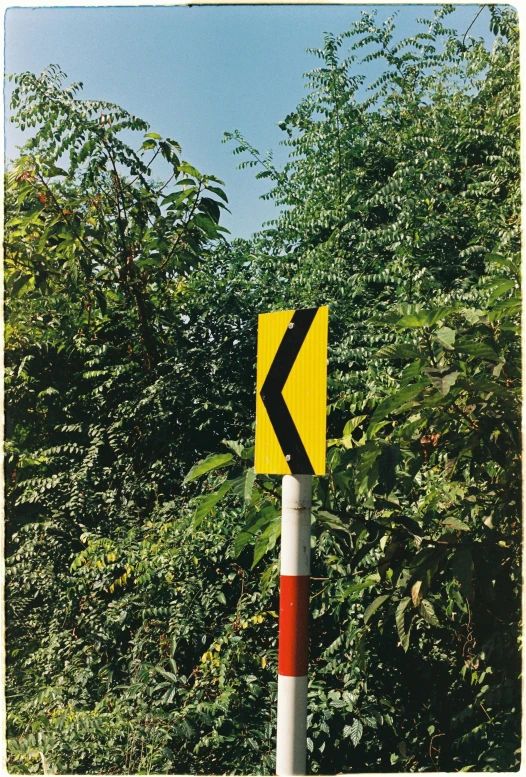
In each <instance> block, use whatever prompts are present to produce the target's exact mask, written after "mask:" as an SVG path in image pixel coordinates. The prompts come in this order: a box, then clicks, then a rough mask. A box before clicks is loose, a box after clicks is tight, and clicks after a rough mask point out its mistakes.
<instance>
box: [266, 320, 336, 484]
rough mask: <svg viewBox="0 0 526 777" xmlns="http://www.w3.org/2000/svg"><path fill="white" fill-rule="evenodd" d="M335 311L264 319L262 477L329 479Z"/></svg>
mask: <svg viewBox="0 0 526 777" xmlns="http://www.w3.org/2000/svg"><path fill="white" fill-rule="evenodd" d="M328 319H329V308H328V307H320V308H308V309H306V310H284V311H280V312H278V313H262V314H261V315H260V316H259V318H258V357H257V379H256V460H255V469H256V472H259V473H266V474H269V475H288V474H293V475H324V474H325V449H326V405H327V333H328Z"/></svg>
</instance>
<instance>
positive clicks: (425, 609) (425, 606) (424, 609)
mask: <svg viewBox="0 0 526 777" xmlns="http://www.w3.org/2000/svg"><path fill="white" fill-rule="evenodd" d="M419 611H420V615H421V616H422V617H423V618H424V620H425V621H426V622H427V623H430V624H431V625H432V626H440V622H439V620H438V618H437V616H436V615H435V610H434V608H433V605H432V604H431V602H430V601H429V600H428V599H422V601H421V602H420V608H419Z"/></svg>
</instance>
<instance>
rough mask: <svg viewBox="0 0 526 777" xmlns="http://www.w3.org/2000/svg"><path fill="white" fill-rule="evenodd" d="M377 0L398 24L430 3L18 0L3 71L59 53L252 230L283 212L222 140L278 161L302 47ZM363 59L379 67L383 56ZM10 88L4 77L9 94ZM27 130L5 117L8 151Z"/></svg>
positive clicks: (483, 22)
mask: <svg viewBox="0 0 526 777" xmlns="http://www.w3.org/2000/svg"><path fill="white" fill-rule="evenodd" d="M375 7H376V8H377V11H378V14H377V20H378V21H379V22H382V21H383V20H384V19H385V18H387V17H388V16H389V15H391V14H392V13H393V12H394V11H397V13H398V16H397V20H398V21H397V26H398V28H399V30H400V33H401V35H402V36H405V35H408V34H411V33H412V32H415V31H416V29H417V25H416V24H415V19H416V18H418V17H422V16H424V17H427V18H430V17H431V16H432V12H433V6H422V5H399V6H396V5H392V6H386V5H380V6H374V5H368V6H364V5H343V6H342V5H327V4H326V5H317V6H312V5H311V6H309V5H301V6H298V5H296V6H279V5H271V6H257V5H252V6H234V7H232V6H200V7H199V6H192V7H188V6H171V7H166V6H164V7H162V6H156V7H154V6H152V7H148V6H130V7H122V6H120V7H55V8H53V7H46V8H43V7H40V8H38V7H37V8H20V7H18V8H15V7H13V8H8V10H7V12H6V17H5V28H4V29H5V72H6V73H17V72H21V71H24V70H30V71H32V72H36V73H40V72H41V71H42V70H43V69H44V67H46V66H47V65H49V64H51V63H55V64H58V65H59V66H60V67H61V69H62V70H63V71H65V72H66V73H67V75H68V82H69V81H82V82H83V84H84V90H83V92H82V95H83V96H84V97H85V98H87V99H88V98H91V99H101V100H108V101H110V102H114V103H117V104H118V105H121V106H122V107H123V108H126V109H127V110H128V111H130V112H131V113H134V114H135V115H137V116H139V117H141V118H142V119H145V120H146V121H148V122H149V123H150V125H151V130H152V131H155V132H159V133H160V134H162V135H168V136H170V137H173V138H175V139H176V140H177V141H178V142H179V143H180V144H181V146H182V149H183V158H184V159H186V160H187V161H188V162H190V163H191V164H193V165H194V166H195V167H197V169H198V170H200V171H201V172H202V173H209V174H212V175H216V176H217V177H219V178H221V179H222V180H223V181H225V184H226V192H227V195H228V197H229V207H230V209H231V211H232V215H229V214H226V217H225V219H224V220H223V223H224V225H225V226H226V227H227V228H228V229H230V231H231V233H232V237H249V236H250V235H251V234H252V233H253V232H254V231H255V230H257V229H258V228H259V227H260V226H261V224H262V222H263V221H265V220H266V219H269V218H273V217H275V215H276V213H275V210H274V206H273V205H272V203H269V202H265V201H262V200H261V199H259V196H260V195H261V194H262V193H263V192H265V191H267V190H268V188H269V184H268V182H266V181H265V180H262V181H256V180H255V178H254V175H255V172H254V170H250V169H247V170H237V169H236V166H237V164H238V163H239V161H240V157H239V156H233V155H232V149H233V147H234V146H233V144H230V143H229V144H222V143H221V138H222V136H223V132H225V131H233V130H234V129H238V130H239V131H240V132H241V133H242V135H244V136H245V137H246V138H247V140H248V141H249V142H250V143H251V144H252V145H253V146H255V147H256V148H257V149H259V151H260V152H262V153H263V154H264V153H265V152H266V151H267V150H268V149H272V151H273V152H274V159H275V161H276V162H278V163H283V162H284V160H285V158H286V149H284V148H283V147H280V145H279V143H280V140H282V138H283V132H281V131H280V130H279V128H278V126H277V125H278V122H279V121H281V120H282V119H283V118H285V116H286V115H287V114H288V113H290V112H291V111H292V110H294V108H295V107H296V106H297V104H298V102H299V101H300V100H301V98H302V97H303V96H304V95H305V94H306V92H305V80H304V79H303V78H302V76H303V74H304V73H305V72H307V71H309V70H310V69H312V68H314V67H317V66H318V64H319V60H318V59H317V58H316V57H314V56H313V55H312V54H307V53H306V51H305V49H306V48H307V47H309V46H310V47H320V46H321V45H322V44H323V33H324V32H325V31H329V32H333V33H336V34H338V33H341V32H343V31H344V30H346V29H347V28H348V27H349V24H350V23H351V22H352V21H353V20H355V19H357V18H359V16H360V12H361V10H362V9H367V10H371V9H372V8H375ZM479 10H480V6H479V5H459V6H457V10H456V11H455V14H454V15H452V16H450V17H448V20H447V24H448V26H453V27H456V28H457V29H458V30H459V32H460V33H461V34H463V33H464V32H465V31H466V30H467V28H468V27H469V25H470V24H471V22H472V21H473V20H474V19H475V17H476V15H477V13H478V11H479ZM488 21H489V10H488V9H487V8H485V9H484V10H483V12H482V13H481V14H480V16H479V17H478V19H477V20H476V22H475V24H474V25H473V27H472V28H471V30H470V33H469V34H470V35H473V36H474V37H479V36H482V37H485V38H486V39H487V40H489V38H490V37H491V36H489V32H488ZM344 53H346V48H344ZM367 67H368V68H369V71H370V75H372V76H373V77H374V72H375V71H374V68H375V67H377V65H376V63H371V64H369V65H367ZM363 68H364V66H360V71H359V72H365V71H364V69H363ZM9 93H10V88H9V86H7V87H6V92H5V99H6V104H8V101H9ZM6 108H7V105H6ZM7 113H8V111H7ZM137 137H138V138H139V136H137ZM22 139H23V138H22V135H21V133H20V132H18V131H17V130H16V129H15V128H14V127H13V125H10V124H9V123H7V125H6V140H5V142H6V157H7V159H9V158H12V157H14V156H16V153H17V151H16V146H17V145H19V144H20V143H21V141H22Z"/></svg>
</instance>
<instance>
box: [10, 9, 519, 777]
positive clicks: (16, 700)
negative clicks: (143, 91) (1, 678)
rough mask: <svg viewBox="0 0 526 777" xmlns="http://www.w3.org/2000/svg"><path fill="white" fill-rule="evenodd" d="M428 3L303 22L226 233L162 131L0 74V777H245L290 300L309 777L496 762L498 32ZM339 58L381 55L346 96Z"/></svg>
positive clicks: (510, 470) (502, 767)
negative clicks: (320, 347) (274, 363)
mask: <svg viewBox="0 0 526 777" xmlns="http://www.w3.org/2000/svg"><path fill="white" fill-rule="evenodd" d="M449 11H450V8H448V7H446V6H442V7H441V8H440V9H439V11H438V12H436V13H435V16H434V18H433V19H432V20H430V21H428V22H425V23H424V25H423V31H422V32H421V33H419V34H418V35H416V36H415V37H413V38H411V39H408V40H403V41H402V42H400V43H395V42H394V36H395V32H396V28H395V24H394V21H393V22H390V23H388V24H386V25H383V26H381V27H377V26H376V24H375V19H374V14H368V13H367V14H362V18H361V20H360V21H359V22H358V23H356V24H354V25H353V26H352V27H351V29H350V30H349V31H348V32H346V33H344V34H343V35H341V36H339V37H335V36H332V35H328V34H327V35H326V36H325V40H324V45H323V47H322V48H321V49H320V50H319V51H316V52H315V54H316V55H317V56H318V57H319V58H320V61H321V65H320V67H319V68H317V69H316V70H314V71H313V73H312V74H311V80H310V91H309V94H308V96H307V97H306V98H305V99H304V100H303V101H302V102H301V104H300V105H299V106H298V108H297V109H296V110H295V111H293V112H292V113H291V114H289V116H287V117H286V119H285V120H284V122H283V123H282V128H283V130H284V132H285V133H286V137H287V140H286V141H285V142H286V143H287V145H288V146H289V147H290V151H291V155H290V161H289V163H288V164H287V165H286V166H285V168H284V169H283V170H277V169H275V168H274V167H273V166H272V163H271V160H270V159H261V157H260V155H259V154H258V152H257V151H256V150H255V149H253V148H252V147H251V146H250V144H249V143H248V142H247V141H246V140H245V139H244V138H243V137H242V136H241V135H240V133H239V132H233V133H231V134H230V135H229V136H228V137H229V138H230V139H233V140H235V141H236V147H235V150H236V152H239V153H243V154H248V156H247V157H246V159H245V161H244V162H242V164H254V165H256V166H257V165H262V168H261V171H260V173H258V174H259V175H263V176H265V177H267V178H268V179H269V180H270V181H272V183H273V188H272V189H271V191H270V192H269V196H270V197H273V198H274V199H275V200H276V202H277V203H278V205H280V206H281V208H282V212H281V215H280V217H279V218H278V220H277V222H276V223H275V224H269V225H267V226H266V228H265V229H263V230H262V231H261V232H260V233H258V234H256V235H255V236H254V237H253V239H252V240H250V241H242V240H235V239H234V240H232V241H230V242H228V241H227V240H226V238H225V237H224V235H223V233H222V228H221V227H220V226H219V224H220V213H221V208H222V206H223V205H224V203H225V202H226V195H225V193H224V191H223V190H222V188H221V182H220V181H218V180H217V179H216V178H214V177H213V176H205V175H202V174H200V173H199V172H198V171H197V170H196V169H195V168H193V167H192V166H191V165H190V164H189V163H187V162H184V161H181V156H180V155H181V149H180V148H179V146H178V144H177V143H176V142H175V141H174V140H171V139H166V140H163V139H162V138H161V137H160V136H159V135H157V134H156V133H153V132H150V131H149V127H148V125H146V124H145V123H144V122H143V121H141V120H139V119H136V118H135V117H132V116H130V115H129V114H127V113H126V112H125V111H123V110H122V109H120V108H118V107H116V106H113V105H108V104H106V103H99V102H93V101H84V100H82V99H80V98H79V97H78V92H79V89H80V85H74V86H72V87H65V86H64V75H63V74H62V73H61V72H60V71H58V69H56V68H53V67H52V68H49V69H48V70H47V71H46V72H44V73H43V74H42V75H41V76H40V77H36V76H34V75H32V74H30V73H24V74H21V75H19V76H17V77H16V84H15V90H14V96H13V108H14V109H15V120H16V121H17V122H18V123H19V125H21V126H23V127H27V126H34V127H36V128H37V129H36V134H35V136H34V138H33V139H31V140H30V141H29V142H28V143H27V144H26V146H25V147H23V149H22V150H21V155H20V158H19V159H18V160H17V161H16V163H15V164H14V165H13V168H12V169H10V170H9V171H8V173H7V185H6V215H7V219H6V231H5V257H6V270H5V281H6V295H7V303H6V348H5V350H6V400H7V415H6V437H7V442H6V468H5V473H6V496H7V499H6V506H7V514H6V642H7V648H8V650H7V692H6V694H7V711H8V754H9V764H10V766H9V768H10V770H11V771H13V772H18V773H31V772H33V773H35V772H57V773H68V772H75V773H123V772H125V773H126V772H127V773H150V772H157V773H159V772H161V773H169V772H171V773H196V774H199V773H202V774H207V773H208V774H218V773H230V774H234V773H244V774H249V773H269V774H270V773H273V770H274V748H275V707H276V679H277V677H276V675H277V616H276V613H277V610H278V564H279V532H280V519H279V515H280V487H281V484H280V479H279V478H277V477H265V476H262V475H258V476H255V474H254V470H253V467H252V457H253V448H252V447H251V446H252V444H253V421H254V407H253V406H254V378H255V369H254V367H255V335H256V316H257V313H258V312H264V311H267V310H272V309H284V308H296V307H302V306H310V305H319V304H329V305H330V308H331V314H330V316H331V317H330V327H331V329H330V353H329V357H330V361H329V407H328V412H329V416H328V423H329V432H330V439H329V442H328V457H327V466H328V474H327V476H326V477H320V478H317V479H316V480H315V490H314V505H313V540H312V543H313V571H312V575H313V579H312V584H311V639H310V670H309V671H310V680H309V734H308V736H309V739H308V742H307V745H308V749H309V770H310V771H311V772H314V773H316V772H318V773H325V774H327V773H329V774H330V773H337V772H349V771H374V772H375V771H437V770H443V771H459V770H464V771H469V770H476V771H495V770H496V771H506V770H517V769H518V767H519V756H518V747H519V744H520V704H521V702H520V682H519V679H518V678H519V672H520V659H519V636H520V630H519V625H518V624H519V618H520V588H521V578H520V558H521V525H520V515H521V511H520V507H521V488H520V340H519V324H520V298H519V259H518V253H519V249H520V243H519V234H520V233H519V212H520V193H519V160H518V143H519V123H518V30H517V21H516V17H515V15H514V13H513V12H512V11H510V10H509V9H506V8H499V7H496V6H493V7H492V8H491V10H490V14H491V26H492V30H493V32H494V33H495V34H496V36H497V40H496V43H495V47H494V49H493V51H492V52H488V51H487V50H486V48H485V47H484V45H483V43H482V42H480V41H474V40H472V39H470V38H469V37H467V36H463V35H457V33H456V32H455V31H453V30H449V29H447V28H446V27H445V26H444V20H445V18H446V17H447V15H448V13H449ZM347 41H350V42H351V55H350V57H348V58H347V59H345V58H342V56H341V49H342V47H343V45H344V44H345V43H346V42H347ZM360 52H362V53H363V54H364V57H365V60H363V59H362V61H365V62H367V61H368V60H369V59H371V58H383V59H384V61H385V71H384V74H383V75H382V77H381V78H379V79H378V80H377V82H376V83H375V84H369V85H368V86H369V91H368V96H367V98H366V99H362V98H361V97H360V96H359V94H361V92H360V93H358V87H359V86H360V85H362V83H363V82H364V78H363V77H362V76H360V75H359V64H360V63H359V62H358V61H357V59H356V58H357V57H358V55H359V54H360ZM363 85H364V86H365V85H366V84H365V83H363ZM122 130H126V132H127V134H126V135H125V137H130V132H129V131H130V130H131V131H138V132H141V133H142V136H143V137H142V139H141V143H140V147H139V149H138V150H135V149H134V147H133V146H131V145H129V144H128V143H125V142H124V141H123V140H122V139H121V137H122V136H121V134H120V133H121V131H122ZM153 157H158V158H164V161H165V163H166V166H167V173H166V177H165V178H164V180H163V181H158V180H155V179H154V178H153V177H152V174H151V167H150V165H151V162H152V159H153ZM147 158H149V161H145V160H146V159H147ZM64 160H67V161H64Z"/></svg>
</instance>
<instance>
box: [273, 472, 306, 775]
mask: <svg viewBox="0 0 526 777" xmlns="http://www.w3.org/2000/svg"><path fill="white" fill-rule="evenodd" d="M311 501H312V475H285V476H284V477H283V489H282V525H281V569H280V603H279V645H278V716H277V746H276V774H277V775H279V776H280V777H286V776H287V775H296V774H298V775H304V774H305V773H306V766H307V666H308V621H309V577H310V512H311Z"/></svg>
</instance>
